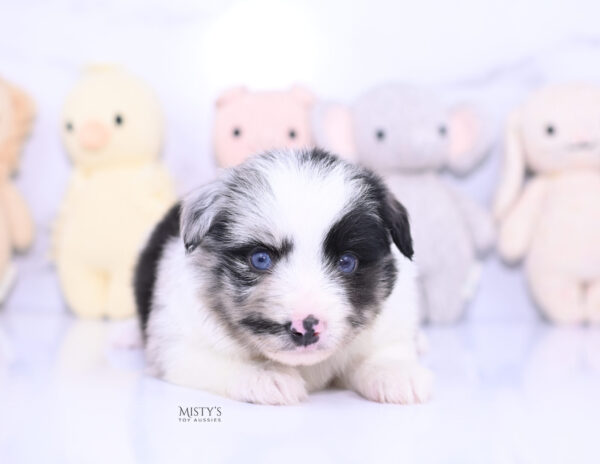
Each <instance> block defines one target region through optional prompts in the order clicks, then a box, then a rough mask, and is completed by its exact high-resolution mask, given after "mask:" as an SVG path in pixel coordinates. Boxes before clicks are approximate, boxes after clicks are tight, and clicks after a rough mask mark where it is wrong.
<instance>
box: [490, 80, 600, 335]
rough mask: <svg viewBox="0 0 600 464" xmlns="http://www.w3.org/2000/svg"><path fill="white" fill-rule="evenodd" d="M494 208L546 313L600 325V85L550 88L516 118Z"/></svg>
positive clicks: (505, 253)
mask: <svg viewBox="0 0 600 464" xmlns="http://www.w3.org/2000/svg"><path fill="white" fill-rule="evenodd" d="M527 169H529V170H530V171H531V177H530V178H528V179H526V176H525V173H526V170H527ZM494 213H495V216H496V219H497V220H498V221H499V222H500V225H501V227H500V235H499V244H498V248H499V251H500V254H501V255H502V257H503V258H504V260H505V261H507V262H509V263H515V262H517V261H519V260H520V259H522V258H524V259H525V272H526V274H527V279H528V281H529V285H530V287H531V293H532V295H533V298H534V299H535V301H536V302H537V303H538V305H539V307H540V309H541V310H542V312H543V314H544V315H545V316H546V317H547V318H548V319H550V320H551V321H554V322H556V323H564V324H569V323H581V322H594V323H600V87H599V86H594V85H586V84H561V85H554V86H550V87H547V88H544V89H541V90H539V91H538V92H536V93H535V94H533V95H532V96H531V97H530V98H529V100H528V101H527V102H526V103H525V104H524V105H523V106H522V107H521V108H519V109H517V110H516V111H515V112H514V113H513V114H512V115H511V117H510V119H509V123H508V134H507V140H506V159H505V165H504V172H503V175H502V181H501V184H500V189H499V191H498V195H497V198H496V204H495V211H494Z"/></svg>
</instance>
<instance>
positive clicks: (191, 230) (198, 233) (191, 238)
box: [181, 181, 220, 253]
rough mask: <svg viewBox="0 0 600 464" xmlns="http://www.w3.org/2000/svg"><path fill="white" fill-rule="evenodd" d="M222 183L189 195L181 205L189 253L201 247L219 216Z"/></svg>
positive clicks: (207, 186) (208, 185)
mask: <svg viewBox="0 0 600 464" xmlns="http://www.w3.org/2000/svg"><path fill="white" fill-rule="evenodd" d="M219 187H220V182H219V181H215V182H211V183H210V184H207V185H204V186H202V187H200V188H198V189H197V190H194V191H193V192H191V193H190V194H188V195H187V196H186V197H185V198H184V199H183V202H182V205H181V236H182V237H183V243H184V245H185V249H186V251H187V252H188V253H191V252H192V251H194V250H195V249H196V247H198V245H200V243H201V242H202V239H203V238H204V236H205V235H206V233H207V232H208V230H209V229H210V226H211V224H212V223H213V220H214V218H215V216H216V214H217V209H218V207H217V200H218V198H219V191H220V188H219Z"/></svg>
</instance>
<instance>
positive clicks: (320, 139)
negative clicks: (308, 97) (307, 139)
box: [312, 102, 358, 161]
mask: <svg viewBox="0 0 600 464" xmlns="http://www.w3.org/2000/svg"><path fill="white" fill-rule="evenodd" d="M312 124H313V133H314V138H315V142H316V144H317V146H319V147H320V148H324V149H325V150H328V151H331V152H332V153H335V154H337V155H340V156H342V157H343V158H345V159H347V160H348V161H356V160H357V157H358V156H357V149H356V142H355V140H354V128H353V123H352V114H351V112H350V109H349V108H348V107H346V106H345V105H341V104H339V103H324V102H319V103H317V104H315V106H314V107H313V113H312Z"/></svg>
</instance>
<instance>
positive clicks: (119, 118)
mask: <svg viewBox="0 0 600 464" xmlns="http://www.w3.org/2000/svg"><path fill="white" fill-rule="evenodd" d="M115 124H116V125H117V126H120V125H121V124H123V116H121V115H120V114H118V113H117V114H116V115H115Z"/></svg>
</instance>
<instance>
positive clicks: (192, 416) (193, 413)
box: [179, 406, 223, 423]
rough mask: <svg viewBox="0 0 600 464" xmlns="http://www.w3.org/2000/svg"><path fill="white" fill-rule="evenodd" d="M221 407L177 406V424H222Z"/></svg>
mask: <svg viewBox="0 0 600 464" xmlns="http://www.w3.org/2000/svg"><path fill="white" fill-rule="evenodd" d="M222 416H223V413H222V411H221V406H187V407H185V406H179V422H189V423H192V422H222V421H223V417H222Z"/></svg>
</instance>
